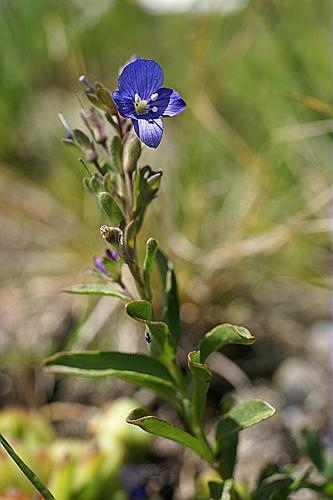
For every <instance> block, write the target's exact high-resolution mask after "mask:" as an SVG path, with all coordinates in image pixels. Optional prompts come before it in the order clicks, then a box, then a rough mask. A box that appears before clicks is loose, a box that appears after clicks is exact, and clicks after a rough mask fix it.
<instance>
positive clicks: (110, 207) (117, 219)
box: [97, 191, 124, 226]
mask: <svg viewBox="0 0 333 500" xmlns="http://www.w3.org/2000/svg"><path fill="white" fill-rule="evenodd" d="M97 199H98V201H99V204H100V206H101V208H102V209H103V210H104V212H105V213H106V215H107V216H108V217H109V218H110V220H111V222H112V224H113V225H114V226H120V224H121V223H122V221H123V220H124V216H123V213H122V211H121V210H120V208H119V207H118V205H117V203H116V202H115V201H114V199H113V198H112V196H111V195H110V194H109V193H107V192H105V191H104V192H103V193H97Z"/></svg>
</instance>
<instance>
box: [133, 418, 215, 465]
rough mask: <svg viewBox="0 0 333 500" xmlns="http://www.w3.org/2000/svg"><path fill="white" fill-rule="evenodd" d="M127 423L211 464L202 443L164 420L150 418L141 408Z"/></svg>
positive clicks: (210, 456)
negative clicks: (181, 447) (183, 448)
mask: <svg viewBox="0 0 333 500" xmlns="http://www.w3.org/2000/svg"><path fill="white" fill-rule="evenodd" d="M127 422H128V423H129V424H133V425H137V426H138V427H141V429H143V430H145V431H146V432H149V433H150V434H155V435H156V436H161V437H164V438H167V439H171V440H172V441H176V442H177V443H180V444H182V445H184V446H186V447H187V448H190V449H191V450H193V451H195V453H197V454H198V455H199V456H200V457H201V458H203V459H204V460H206V461H207V462H209V463H212V460H213V456H212V454H211V453H210V450H209V449H208V448H207V447H206V445H205V444H204V443H203V442H202V441H200V440H199V439H198V438H196V437H194V436H192V435H191V434H189V433H188V432H185V431H183V430H182V429H180V428H179V427H176V426H175V425H173V424H170V423H169V422H166V421H165V420H162V419H160V418H157V417H152V416H150V415H149V414H148V413H147V412H146V411H145V410H143V409H142V408H137V409H136V410H134V411H132V412H131V413H130V415H129V416H128V417H127Z"/></svg>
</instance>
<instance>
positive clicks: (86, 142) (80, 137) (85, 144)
mask: <svg viewBox="0 0 333 500" xmlns="http://www.w3.org/2000/svg"><path fill="white" fill-rule="evenodd" d="M73 133H74V137H75V139H76V141H77V143H78V144H79V145H80V146H81V147H82V148H83V149H91V147H92V144H91V141H90V139H89V137H88V136H87V135H86V134H85V133H84V132H83V131H82V130H80V129H79V128H75V129H74V130H73Z"/></svg>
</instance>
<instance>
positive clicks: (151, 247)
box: [143, 238, 158, 300]
mask: <svg viewBox="0 0 333 500" xmlns="http://www.w3.org/2000/svg"><path fill="white" fill-rule="evenodd" d="M157 249H158V243H157V241H156V240H154V238H149V239H148V240H147V243H146V256H145V260H144V263H143V280H144V285H145V292H146V295H147V297H148V298H149V300H151V297H152V294H151V287H150V280H151V273H152V270H153V265H154V262H155V257H156V252H157Z"/></svg>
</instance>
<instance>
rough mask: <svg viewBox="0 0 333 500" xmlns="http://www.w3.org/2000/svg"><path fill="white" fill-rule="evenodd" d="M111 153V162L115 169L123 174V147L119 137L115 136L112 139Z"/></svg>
mask: <svg viewBox="0 0 333 500" xmlns="http://www.w3.org/2000/svg"><path fill="white" fill-rule="evenodd" d="M110 152H111V160H112V166H113V168H114V169H115V170H116V171H117V172H121V168H122V155H123V147H122V144H121V140H120V138H119V136H118V135H115V136H114V137H113V139H112V142H111V146H110Z"/></svg>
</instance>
